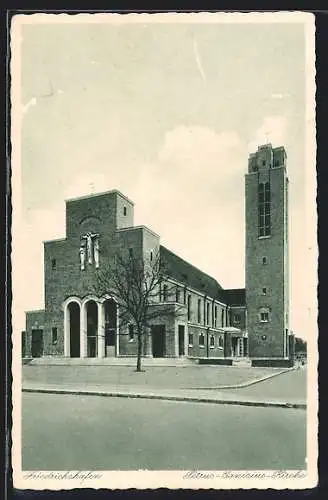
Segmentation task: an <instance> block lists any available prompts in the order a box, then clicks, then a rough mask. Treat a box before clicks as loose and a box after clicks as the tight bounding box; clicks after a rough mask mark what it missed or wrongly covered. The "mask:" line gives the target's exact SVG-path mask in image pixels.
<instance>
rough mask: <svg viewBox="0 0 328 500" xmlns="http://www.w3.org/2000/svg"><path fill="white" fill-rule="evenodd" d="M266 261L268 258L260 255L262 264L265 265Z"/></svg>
mask: <svg viewBox="0 0 328 500" xmlns="http://www.w3.org/2000/svg"><path fill="white" fill-rule="evenodd" d="M267 263H268V260H267V258H266V257H262V264H263V265H264V266H265V264H267Z"/></svg>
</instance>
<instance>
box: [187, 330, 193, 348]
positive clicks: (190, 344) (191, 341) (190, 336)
mask: <svg viewBox="0 0 328 500" xmlns="http://www.w3.org/2000/svg"><path fill="white" fill-rule="evenodd" d="M188 344H189V347H192V346H193V345H194V336H193V334H192V333H189V335H188Z"/></svg>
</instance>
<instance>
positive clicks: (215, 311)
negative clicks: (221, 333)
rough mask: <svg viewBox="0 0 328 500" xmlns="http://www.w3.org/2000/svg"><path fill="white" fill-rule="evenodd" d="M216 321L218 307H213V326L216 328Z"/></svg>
mask: <svg viewBox="0 0 328 500" xmlns="http://www.w3.org/2000/svg"><path fill="white" fill-rule="evenodd" d="M217 321H218V306H214V326H215V327H217Z"/></svg>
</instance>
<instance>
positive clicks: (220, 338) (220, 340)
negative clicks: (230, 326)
mask: <svg viewBox="0 0 328 500" xmlns="http://www.w3.org/2000/svg"><path fill="white" fill-rule="evenodd" d="M219 347H223V337H222V335H220V337H219Z"/></svg>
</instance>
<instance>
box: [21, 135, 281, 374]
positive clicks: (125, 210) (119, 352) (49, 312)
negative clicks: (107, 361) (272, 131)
mask: <svg viewBox="0 0 328 500" xmlns="http://www.w3.org/2000/svg"><path fill="white" fill-rule="evenodd" d="M245 203H246V211H245V213H246V269H245V278H246V288H245V289H224V288H223V287H222V286H221V285H220V283H219V282H218V281H217V280H216V279H215V278H213V277H211V276H209V275H207V274H205V273H204V272H202V271H201V270H199V269H197V268H196V267H194V266H193V265H192V264H190V263H188V262H186V261H185V260H183V259H182V258H181V257H179V256H178V255H176V254H174V253H173V252H172V251H171V250H169V249H167V248H165V247H164V246H162V245H161V242H160V236H159V235H157V234H156V233H154V232H153V231H152V230H151V229H149V228H147V227H145V226H134V222H133V220H134V204H133V202H132V201H131V200H130V199H129V198H127V197H126V196H125V195H124V194H122V193H120V192H119V191H117V190H113V191H107V192H104V193H98V194H92V195H88V196H84V197H80V198H75V199H70V200H67V201H66V237H65V238H63V239H59V240H51V241H45V242H44V286H45V308H44V309H43V310H37V311H28V312H27V313H26V330H25V331H24V332H23V333H22V344H23V356H25V357H29V358H30V357H32V358H38V357H45V356H46V357H60V358H63V357H66V358H106V357H135V356H136V354H137V339H136V334H135V328H134V325H133V323H131V324H121V322H120V314H119V304H118V303H117V302H116V301H115V299H114V298H113V297H112V296H110V295H107V294H103V295H98V294H96V293H95V291H94V290H95V286H94V285H95V279H96V274H97V272H99V271H100V270H101V269H103V268H104V266H106V265H107V263H108V262H111V260H112V259H114V258H115V255H117V252H119V251H120V249H121V250H122V251H123V249H124V251H126V250H127V249H128V250H129V251H130V252H132V253H133V255H135V256H137V257H140V258H142V259H143V260H144V261H147V260H150V261H151V260H152V259H153V258H154V256H155V255H159V256H160V260H161V262H163V263H164V265H165V269H166V275H165V283H163V286H162V289H161V293H160V294H159V296H158V299H157V304H156V307H158V308H163V311H164V308H165V314H163V315H162V316H161V314H159V315H158V316H157V317H156V318H154V321H153V322H152V324H151V325H150V328H149V329H148V330H149V331H148V330H147V332H148V333H147V335H146V337H145V339H144V342H143V356H147V357H154V358H164V357H169V358H177V357H187V358H193V359H198V360H199V362H204V363H206V362H217V363H218V364H220V363H222V364H233V360H236V359H238V358H239V359H245V358H247V359H250V360H251V361H252V363H253V364H254V365H255V364H261V363H262V364H266V363H269V362H270V363H271V364H279V363H280V364H283V363H288V362H289V361H290V335H289V314H288V312H289V295H288V179H287V172H286V153H285V150H284V148H283V147H278V148H272V146H271V144H265V145H263V146H260V147H259V148H258V150H257V152H255V153H253V154H251V155H250V157H249V161H248V172H247V174H246V175H245ZM159 310H160V309H159ZM178 311H179V312H178Z"/></svg>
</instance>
